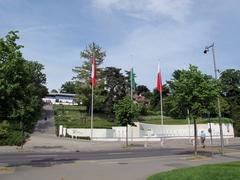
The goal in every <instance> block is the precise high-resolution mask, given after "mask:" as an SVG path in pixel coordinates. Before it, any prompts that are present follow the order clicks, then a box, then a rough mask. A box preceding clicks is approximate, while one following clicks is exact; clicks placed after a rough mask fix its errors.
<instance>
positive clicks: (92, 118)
mask: <svg viewBox="0 0 240 180" xmlns="http://www.w3.org/2000/svg"><path fill="white" fill-rule="evenodd" d="M92 140H93V83H92V107H91V141H92Z"/></svg>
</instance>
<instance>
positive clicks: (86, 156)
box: [0, 148, 192, 167]
mask: <svg viewBox="0 0 240 180" xmlns="http://www.w3.org/2000/svg"><path fill="white" fill-rule="evenodd" d="M189 154H192V151H188V150H186V149H167V148H161V149H135V150H118V151H116V150H115V151H97V152H56V153H26V152H21V153H4V154H0V164H2V165H4V166H21V165H27V166H36V167H46V166H51V165H55V164H65V163H73V162H75V161H79V160H80V161H81V160H107V159H123V158H126V159H127V158H143V157H161V156H170V155H189Z"/></svg>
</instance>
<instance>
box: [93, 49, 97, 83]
mask: <svg viewBox="0 0 240 180" xmlns="http://www.w3.org/2000/svg"><path fill="white" fill-rule="evenodd" d="M96 84H97V73H96V56H95V53H94V54H93V58H92V86H93V87H96Z"/></svg>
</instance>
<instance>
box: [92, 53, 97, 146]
mask: <svg viewBox="0 0 240 180" xmlns="http://www.w3.org/2000/svg"><path fill="white" fill-rule="evenodd" d="M95 86H96V57H95V53H93V57H92V105H91V141H92V140H93V89H94V87H95Z"/></svg>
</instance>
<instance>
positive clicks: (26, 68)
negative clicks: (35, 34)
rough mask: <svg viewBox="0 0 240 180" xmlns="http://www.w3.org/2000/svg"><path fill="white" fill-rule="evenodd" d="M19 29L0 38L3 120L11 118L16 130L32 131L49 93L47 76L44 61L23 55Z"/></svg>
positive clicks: (0, 113)
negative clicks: (29, 58) (37, 60)
mask: <svg viewBox="0 0 240 180" xmlns="http://www.w3.org/2000/svg"><path fill="white" fill-rule="evenodd" d="M17 33H18V32H17V31H11V32H9V33H8V34H7V36H6V37H5V38H2V39H0V122H3V121H7V122H8V124H10V129H12V130H17V131H19V130H20V129H21V130H22V132H24V131H27V132H31V131H32V130H33V127H34V125H35V123H36V121H37V118H38V116H39V114H40V112H41V107H42V97H44V96H45V95H46V93H47V88H46V87H45V83H46V76H45V74H43V73H42V70H43V65H41V64H39V63H37V62H34V61H27V60H26V59H24V58H23V56H22V53H21V51H20V49H21V48H22V47H23V46H21V45H17V43H16V41H17V40H18V39H19V37H18V35H17ZM9 134H10V133H9ZM0 139H1V137H0Z"/></svg>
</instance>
